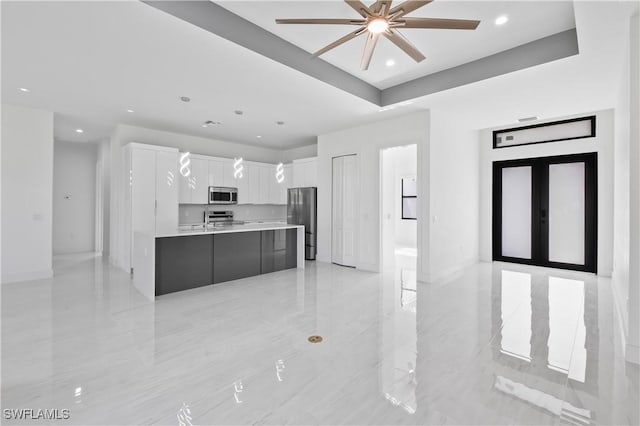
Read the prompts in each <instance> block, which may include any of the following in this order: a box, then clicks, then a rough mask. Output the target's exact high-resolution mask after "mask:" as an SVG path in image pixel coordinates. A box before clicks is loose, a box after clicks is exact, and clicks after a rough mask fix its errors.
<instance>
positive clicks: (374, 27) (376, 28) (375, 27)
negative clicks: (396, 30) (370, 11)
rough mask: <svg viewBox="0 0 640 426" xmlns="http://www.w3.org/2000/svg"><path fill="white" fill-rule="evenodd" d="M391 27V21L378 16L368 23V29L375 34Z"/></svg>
mask: <svg viewBox="0 0 640 426" xmlns="http://www.w3.org/2000/svg"><path fill="white" fill-rule="evenodd" d="M388 28H389V22H388V21H387V20H386V19H382V18H378V19H372V20H371V21H369V23H368V24H367V31H369V32H370V33H374V34H380V33H383V32H385V31H387V29H388Z"/></svg>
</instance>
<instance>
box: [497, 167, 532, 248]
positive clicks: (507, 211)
mask: <svg viewBox="0 0 640 426" xmlns="http://www.w3.org/2000/svg"><path fill="white" fill-rule="evenodd" d="M531 170H532V168H531V166H524V167H505V168H504V169H502V256H504V257H517V258H520V259H531Z"/></svg>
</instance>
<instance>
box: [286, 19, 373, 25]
mask: <svg viewBox="0 0 640 426" xmlns="http://www.w3.org/2000/svg"><path fill="white" fill-rule="evenodd" d="M366 22H367V21H365V20H364V19H276V24H320V25H364V24H365V23H366Z"/></svg>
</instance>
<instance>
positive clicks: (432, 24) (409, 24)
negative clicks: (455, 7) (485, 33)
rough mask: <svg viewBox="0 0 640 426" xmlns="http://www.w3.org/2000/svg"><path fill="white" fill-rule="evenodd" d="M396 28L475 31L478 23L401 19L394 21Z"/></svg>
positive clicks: (450, 20) (454, 20) (455, 20)
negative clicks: (396, 24)
mask: <svg viewBox="0 0 640 426" xmlns="http://www.w3.org/2000/svg"><path fill="white" fill-rule="evenodd" d="M395 23H398V24H399V25H398V28H437V29H444V30H475V29H476V28H477V27H478V24H480V21H471V20H467V19H439V18H402V19H398V20H397V21H395ZM403 23H404V24H403Z"/></svg>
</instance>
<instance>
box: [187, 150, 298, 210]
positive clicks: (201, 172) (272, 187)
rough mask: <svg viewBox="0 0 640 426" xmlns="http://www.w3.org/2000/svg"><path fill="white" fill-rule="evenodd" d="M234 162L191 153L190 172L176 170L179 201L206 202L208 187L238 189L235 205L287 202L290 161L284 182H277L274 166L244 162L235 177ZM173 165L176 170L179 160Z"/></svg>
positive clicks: (275, 166) (188, 202)
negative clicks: (240, 171) (240, 172)
mask: <svg viewBox="0 0 640 426" xmlns="http://www.w3.org/2000/svg"><path fill="white" fill-rule="evenodd" d="M234 161H235V160H234V159H232V158H217V157H206V156H203V155H197V154H195V155H191V156H190V166H189V168H190V175H189V176H188V177H184V176H182V175H180V173H178V182H179V189H180V190H179V202H180V204H207V203H208V187H209V186H225V187H232V188H238V204H286V203H287V188H290V187H292V183H293V167H292V165H291V164H288V165H286V166H284V181H283V182H282V183H278V181H277V179H276V169H277V165H275V164H268V163H259V162H254V161H243V163H242V166H243V170H242V177H240V175H237V176H234V167H233V164H234ZM176 164H177V167H178V170H179V168H180V164H179V161H176ZM304 166H307V165H304ZM301 176H302V182H303V183H306V182H308V181H309V179H306V178H305V177H304V176H305V172H304V171H303V172H302V174H301ZM308 186H310V185H308Z"/></svg>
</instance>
